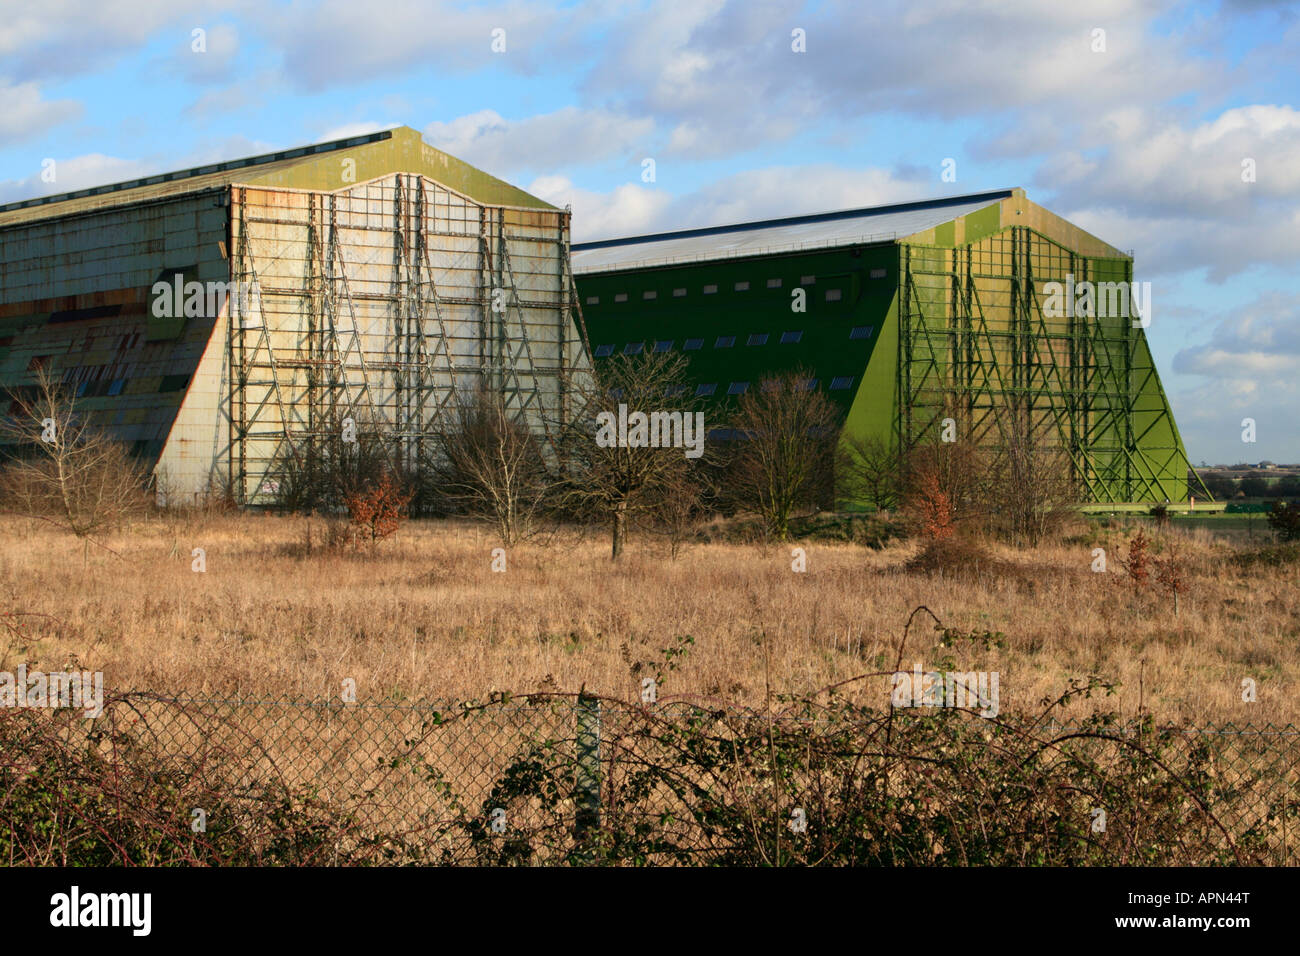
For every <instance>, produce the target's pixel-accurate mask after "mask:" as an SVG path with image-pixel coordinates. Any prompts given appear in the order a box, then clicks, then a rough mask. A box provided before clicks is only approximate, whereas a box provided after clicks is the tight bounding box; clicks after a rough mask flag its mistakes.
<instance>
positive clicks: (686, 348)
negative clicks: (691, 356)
mask: <svg viewBox="0 0 1300 956" xmlns="http://www.w3.org/2000/svg"><path fill="white" fill-rule="evenodd" d="M702 348H704V339H687V340H686V342H685V343H684V344H683V345H682V351H683V352H694V351H695V350H696V349H702Z"/></svg>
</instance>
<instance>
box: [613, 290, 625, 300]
mask: <svg viewBox="0 0 1300 956" xmlns="http://www.w3.org/2000/svg"><path fill="white" fill-rule="evenodd" d="M614 301H615V302H626V301H627V293H626V292H620V293H618V294H617V295H616V296H614Z"/></svg>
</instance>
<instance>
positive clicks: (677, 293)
mask: <svg viewBox="0 0 1300 956" xmlns="http://www.w3.org/2000/svg"><path fill="white" fill-rule="evenodd" d="M685 295H686V290H685V289H673V298H674V299H680V298H682V297H683V296H685Z"/></svg>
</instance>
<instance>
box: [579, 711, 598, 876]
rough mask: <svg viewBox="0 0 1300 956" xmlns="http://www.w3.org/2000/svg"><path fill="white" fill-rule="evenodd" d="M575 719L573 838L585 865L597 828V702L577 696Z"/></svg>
mask: <svg viewBox="0 0 1300 956" xmlns="http://www.w3.org/2000/svg"><path fill="white" fill-rule="evenodd" d="M577 720H578V733H577V754H576V756H577V760H576V762H575V774H574V777H575V779H574V803H575V804H576V806H577V812H576V814H575V816H574V824H573V836H574V839H575V840H577V842H578V854H579V858H580V859H582V860H583V861H584V862H587V861H590V860H591V858H592V854H591V848H590V844H591V842H592V838H593V837H594V836H595V834H596V832H597V830H599V828H600V701H599V700H597V699H596V698H594V697H587V696H586V695H585V694H583V695H579V697H578V709H577Z"/></svg>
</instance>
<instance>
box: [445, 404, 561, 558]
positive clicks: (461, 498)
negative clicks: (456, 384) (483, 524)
mask: <svg viewBox="0 0 1300 956" xmlns="http://www.w3.org/2000/svg"><path fill="white" fill-rule="evenodd" d="M433 453H434V455H435V456H436V460H435V461H434V462H432V463H431V464H430V466H429V468H428V469H427V471H428V473H429V474H430V475H431V476H432V481H433V489H432V490H433V493H434V495H436V496H437V497H438V498H439V499H440V500H441V502H442V503H443V504H444V506H445V507H447V508H448V509H449V510H456V511H464V512H466V513H469V514H473V515H479V516H483V517H486V518H489V519H490V520H491V521H492V522H493V524H494V525H495V526H496V529H497V534H498V536H499V537H500V538H501V543H502V544H503V545H505V546H506V547H512V546H514V545H515V544H517V543H518V542H520V541H522V540H524V539H526V538H529V537H532V536H533V535H534V534H535V533H536V532H537V530H538V529H539V527H540V522H541V519H542V518H543V517H544V515H545V511H546V509H547V507H548V506H549V504H550V503H551V499H552V498H553V496H554V491H555V488H556V480H555V479H554V478H553V477H552V475H551V474H550V472H549V471H548V469H547V465H546V461H545V459H544V458H543V455H542V449H541V446H540V444H539V443H538V441H537V438H536V437H535V436H534V435H533V433H532V432H531V431H530V430H529V428H528V426H527V424H526V423H525V422H523V421H521V420H520V419H519V418H518V417H517V416H515V415H512V414H511V413H510V411H509V410H508V409H507V408H506V402H505V398H504V396H503V395H501V394H500V393H499V392H497V391H493V390H491V389H487V388H482V389H479V390H478V391H477V392H476V393H475V394H474V396H473V397H472V398H469V399H467V398H464V397H461V398H460V400H459V401H458V404H457V406H456V408H455V411H454V412H453V413H452V414H450V415H448V416H447V418H446V419H445V422H444V424H443V425H442V427H441V428H440V430H439V431H438V433H437V440H436V441H435V443H434V452H433Z"/></svg>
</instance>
